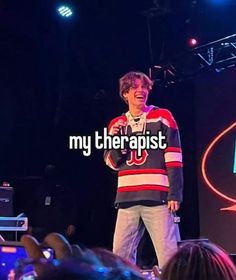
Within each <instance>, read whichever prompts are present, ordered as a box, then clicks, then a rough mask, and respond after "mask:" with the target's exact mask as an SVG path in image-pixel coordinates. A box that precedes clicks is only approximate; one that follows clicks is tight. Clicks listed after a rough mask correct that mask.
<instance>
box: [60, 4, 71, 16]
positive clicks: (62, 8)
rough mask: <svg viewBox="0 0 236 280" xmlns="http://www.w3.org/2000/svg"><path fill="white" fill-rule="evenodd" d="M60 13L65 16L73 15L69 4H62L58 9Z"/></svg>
mask: <svg viewBox="0 0 236 280" xmlns="http://www.w3.org/2000/svg"><path fill="white" fill-rule="evenodd" d="M57 11H58V13H59V14H60V15H61V16H63V17H70V16H72V14H73V12H72V10H71V8H70V7H69V6H65V5H63V6H60V7H59V8H58V9H57Z"/></svg>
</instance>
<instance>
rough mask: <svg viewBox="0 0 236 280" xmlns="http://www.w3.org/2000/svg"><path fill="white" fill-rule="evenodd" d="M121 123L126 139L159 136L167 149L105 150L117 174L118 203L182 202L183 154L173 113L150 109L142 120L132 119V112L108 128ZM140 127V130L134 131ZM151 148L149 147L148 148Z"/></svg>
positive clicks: (118, 118) (108, 161) (105, 154)
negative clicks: (163, 140) (127, 136)
mask: <svg viewBox="0 0 236 280" xmlns="http://www.w3.org/2000/svg"><path fill="white" fill-rule="evenodd" d="M120 119H122V120H123V121H124V122H126V123H127V125H126V127H125V128H124V129H122V130H121V133H120V134H122V135H123V134H125V135H129V136H130V135H140V134H142V135H145V134H147V133H148V135H158V134H159V135H160V133H161V134H162V135H163V136H164V138H165V143H166V145H165V148H164V149H161V148H155V149H153V148H150V147H148V148H147V149H145V148H144V149H142V152H141V154H139V155H138V154H137V150H134V149H131V148H130V147H129V145H127V148H126V149H125V150H121V149H118V150H114V149H111V150H106V151H105V152H104V160H105V162H106V164H107V165H108V166H109V167H111V168H112V169H113V170H116V171H117V172H118V186H117V195H116V199H115V203H116V204H119V203H124V202H131V203H133V202H135V201H137V202H138V201H156V202H161V203H163V202H165V201H168V200H176V201H178V202H181V201H182V193H183V173H182V151H181V144H180V137H179V130H178V127H177V124H176V121H175V120H174V118H173V116H172V114H171V113H170V111H168V110H166V109H161V108H155V107H154V106H152V107H151V109H150V111H149V112H148V113H146V115H145V116H144V117H143V121H142V122H141V125H140V123H139V122H140V119H137V120H135V119H133V120H131V119H132V118H131V117H130V114H129V112H127V113H126V114H124V115H122V116H119V117H117V118H115V119H113V120H112V121H111V122H110V124H109V127H108V131H112V128H113V125H114V124H115V123H116V122H117V121H118V120H120ZM135 127H139V129H140V127H141V130H139V131H138V130H137V129H135ZM147 146H150V145H147Z"/></svg>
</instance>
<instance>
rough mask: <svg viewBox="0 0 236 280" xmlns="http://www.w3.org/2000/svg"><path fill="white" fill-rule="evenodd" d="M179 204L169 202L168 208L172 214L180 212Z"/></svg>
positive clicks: (173, 201)
mask: <svg viewBox="0 0 236 280" xmlns="http://www.w3.org/2000/svg"><path fill="white" fill-rule="evenodd" d="M179 206H180V205H179V202H178V201H176V200H170V201H168V204H167V207H168V209H170V211H171V212H176V211H178V210H179Z"/></svg>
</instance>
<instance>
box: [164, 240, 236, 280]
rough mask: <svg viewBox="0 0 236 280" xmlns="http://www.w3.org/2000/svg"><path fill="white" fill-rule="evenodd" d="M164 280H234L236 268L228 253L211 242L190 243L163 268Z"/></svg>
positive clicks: (180, 249) (183, 246) (182, 247)
mask: <svg viewBox="0 0 236 280" xmlns="http://www.w3.org/2000/svg"><path fill="white" fill-rule="evenodd" d="M161 279H162V280H199V279H201V280H222V279H224V280H234V279H236V268H235V266H234V263H233V262H232V261H231V259H230V258H229V256H228V255H227V253H226V252H225V251H224V250H223V249H222V248H220V247H219V246H217V245H215V244H213V243H210V242H203V241H202V242H198V243H193V242H191V243H190V242H188V243H186V244H185V245H182V246H181V247H180V248H179V250H178V252H177V253H176V254H175V255H174V256H173V257H172V258H171V259H170V260H169V262H168V263H167V264H166V266H165V267H164V268H163V272H162V277H161Z"/></svg>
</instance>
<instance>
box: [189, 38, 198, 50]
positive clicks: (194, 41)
mask: <svg viewBox="0 0 236 280" xmlns="http://www.w3.org/2000/svg"><path fill="white" fill-rule="evenodd" d="M188 45H189V46H190V47H191V48H194V47H196V46H197V45H198V40H197V39H196V38H190V39H188Z"/></svg>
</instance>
